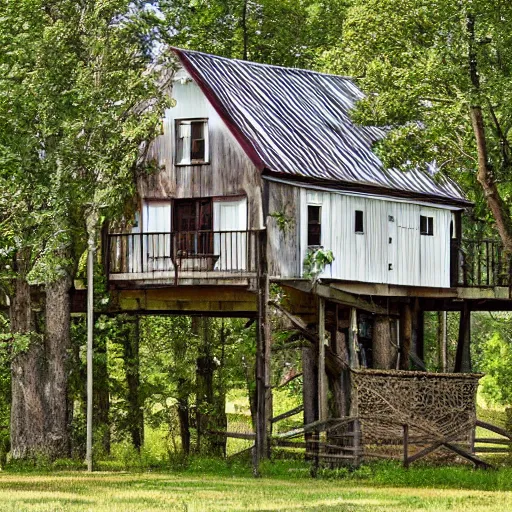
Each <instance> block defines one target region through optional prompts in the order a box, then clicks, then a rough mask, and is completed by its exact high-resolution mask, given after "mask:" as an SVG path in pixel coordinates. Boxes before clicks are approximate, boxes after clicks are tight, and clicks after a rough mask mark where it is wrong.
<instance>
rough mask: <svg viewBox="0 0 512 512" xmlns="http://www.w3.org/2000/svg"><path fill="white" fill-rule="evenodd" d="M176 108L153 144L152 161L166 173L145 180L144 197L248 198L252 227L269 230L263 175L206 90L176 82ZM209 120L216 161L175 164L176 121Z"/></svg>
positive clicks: (141, 192)
mask: <svg viewBox="0 0 512 512" xmlns="http://www.w3.org/2000/svg"><path fill="white" fill-rule="evenodd" d="M172 96H173V98H174V99H175V100H176V105H175V106H174V107H173V108H170V109H168V110H167V111H166V113H165V118H164V123H163V128H164V133H163V135H161V136H159V137H158V138H157V139H156V140H155V141H154V143H153V144H152V147H151V151H150V158H151V159H152V160H154V161H155V162H156V163H157V165H158V166H160V167H161V170H160V172H157V173H155V174H152V175H150V176H146V177H144V178H141V179H140V180H139V183H138V191H139V195H140V196H141V198H146V199H148V198H151V199H170V198H194V197H216V196H232V195H244V196H247V199H248V227H249V228H253V229H260V228H262V227H263V214H262V208H261V177H260V172H259V171H258V169H257V168H256V167H255V166H254V165H253V163H252V162H251V161H250V159H249V158H248V157H247V155H246V154H245V152H244V150H243V149H242V148H241V146H240V144H239V143H238V141H237V140H236V139H235V138H234V136H233V135H232V134H231V132H230V131H229V129H228V128H227V127H226V125H225V123H224V122H223V121H222V119H221V118H220V117H219V115H218V114H217V112H216V111H215V110H214V109H213V107H212V106H211V105H210V103H209V102H208V100H207V99H206V97H205V96H204V94H203V93H202V91H201V90H200V89H199V87H198V86H197V85H196V84H195V82H193V81H191V80H190V79H184V80H182V81H175V82H174V86H173V91H172ZM194 118H207V119H208V129H209V154H210V162H209V163H208V164H203V165H183V166H175V165H174V159H175V143H174V141H175V133H174V132H175V120H176V119H194Z"/></svg>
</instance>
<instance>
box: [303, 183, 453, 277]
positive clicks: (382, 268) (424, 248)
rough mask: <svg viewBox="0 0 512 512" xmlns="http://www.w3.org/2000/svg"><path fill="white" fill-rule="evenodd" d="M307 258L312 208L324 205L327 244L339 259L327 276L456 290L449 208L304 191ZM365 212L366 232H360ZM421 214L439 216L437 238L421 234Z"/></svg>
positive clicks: (436, 229) (324, 242)
mask: <svg viewBox="0 0 512 512" xmlns="http://www.w3.org/2000/svg"><path fill="white" fill-rule="evenodd" d="M300 197H301V209H300V210H301V221H300V222H301V255H302V260H304V258H305V256H306V253H307V206H308V204H317V205H321V207H322V246H323V247H324V248H326V249H330V250H332V252H333V254H334V257H335V260H334V262H333V263H332V265H330V266H328V267H327V268H326V271H325V273H324V275H323V276H322V277H324V278H330V279H341V280H347V281H362V282H369V283H384V284H397V285H407V286H430V287H449V286H450V221H451V218H452V212H451V211H450V210H447V209H442V208H434V207H430V206H422V205H418V204H411V203H406V202H397V201H391V200H385V199H377V198H366V197H359V196H350V195H343V194H339V193H331V192H322V191H310V190H303V191H301V196H300ZM356 210H361V211H363V212H364V213H363V216H364V233H356V232H355V211H356ZM420 215H425V216H428V217H433V219H434V235H433V236H427V235H421V234H420Z"/></svg>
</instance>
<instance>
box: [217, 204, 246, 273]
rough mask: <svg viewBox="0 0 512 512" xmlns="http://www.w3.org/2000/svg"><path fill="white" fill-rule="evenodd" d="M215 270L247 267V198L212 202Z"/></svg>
mask: <svg viewBox="0 0 512 512" xmlns="http://www.w3.org/2000/svg"><path fill="white" fill-rule="evenodd" d="M213 230H214V232H215V234H214V239H213V250H214V253H215V255H216V256H218V259H217V262H216V264H215V270H245V269H246V268H247V199H246V198H244V199H239V200H236V201H215V202H214V203H213Z"/></svg>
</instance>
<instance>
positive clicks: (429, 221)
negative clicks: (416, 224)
mask: <svg viewBox="0 0 512 512" xmlns="http://www.w3.org/2000/svg"><path fill="white" fill-rule="evenodd" d="M420 234H421V235H426V236H434V217H426V216H425V215H420Z"/></svg>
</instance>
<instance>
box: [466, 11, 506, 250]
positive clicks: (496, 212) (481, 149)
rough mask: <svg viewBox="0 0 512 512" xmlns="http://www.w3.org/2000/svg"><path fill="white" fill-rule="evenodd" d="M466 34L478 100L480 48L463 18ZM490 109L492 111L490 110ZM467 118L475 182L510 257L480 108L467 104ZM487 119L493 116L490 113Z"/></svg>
mask: <svg viewBox="0 0 512 512" xmlns="http://www.w3.org/2000/svg"><path fill="white" fill-rule="evenodd" d="M466 28H467V33H468V41H469V49H468V63H469V75H470V79H471V84H472V86H473V93H474V96H475V98H478V97H479V96H480V77H479V74H478V61H477V47H478V44H480V43H479V42H478V41H477V40H476V37H475V16H474V15H471V14H470V15H468V16H467V24H466ZM491 109H492V107H491ZM469 114H470V118H471V125H472V127H473V133H474V135H475V141H476V149H477V155H478V172H477V175H476V178H477V180H478V183H480V185H481V187H482V190H483V191H484V195H485V198H486V200H487V204H488V206H489V209H490V210H491V212H492V215H493V217H494V220H495V221H496V229H497V230H498V233H499V235H500V238H501V240H502V241H503V245H504V246H505V249H506V251H507V252H509V253H512V219H511V218H510V210H509V208H508V206H507V204H506V203H505V201H504V200H503V198H502V197H501V194H500V192H499V190H498V187H497V185H496V180H495V178H494V173H493V170H492V165H491V162H490V160H489V153H488V150H487V141H486V136H485V123H484V115H483V112H482V107H481V105H480V104H476V105H475V104H471V106H470V108H469ZM491 115H493V112H492V111H491ZM495 121H496V125H497V126H496V128H497V130H498V132H499V133H500V138H501V143H502V145H507V146H508V141H507V139H506V137H505V136H504V135H503V131H502V130H501V127H500V125H499V123H498V122H497V119H496V118H495Z"/></svg>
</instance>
